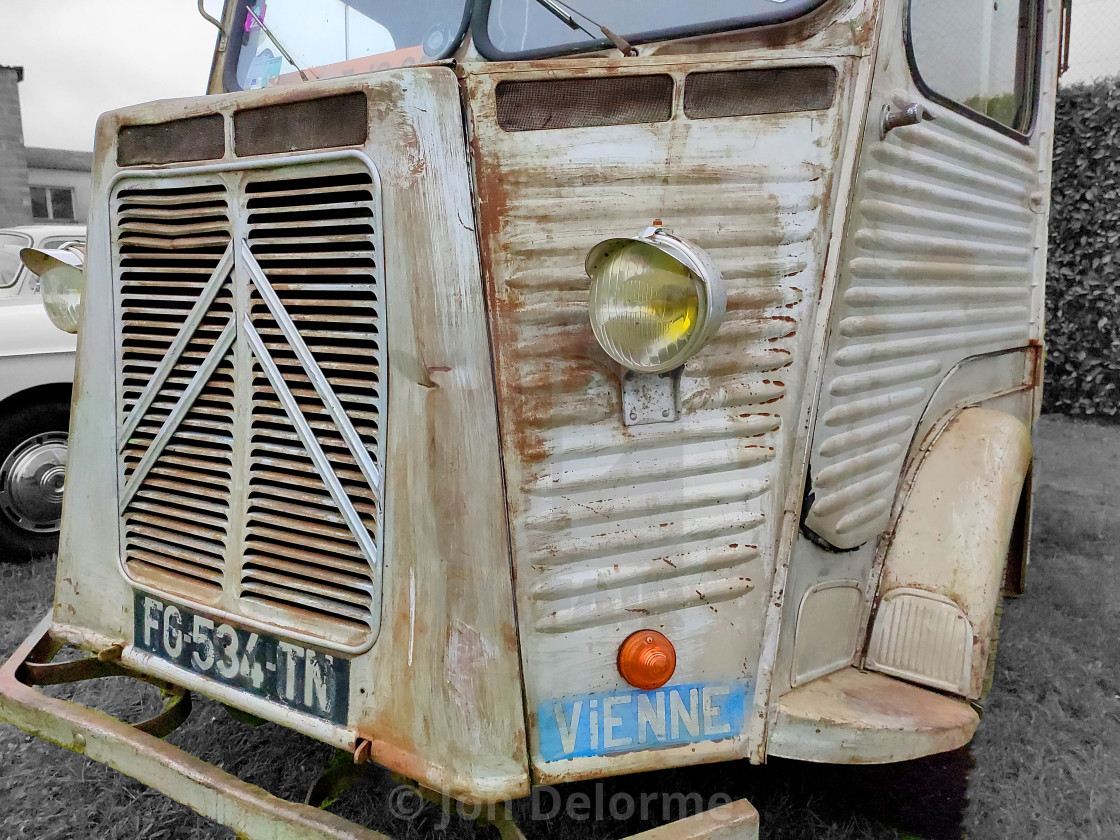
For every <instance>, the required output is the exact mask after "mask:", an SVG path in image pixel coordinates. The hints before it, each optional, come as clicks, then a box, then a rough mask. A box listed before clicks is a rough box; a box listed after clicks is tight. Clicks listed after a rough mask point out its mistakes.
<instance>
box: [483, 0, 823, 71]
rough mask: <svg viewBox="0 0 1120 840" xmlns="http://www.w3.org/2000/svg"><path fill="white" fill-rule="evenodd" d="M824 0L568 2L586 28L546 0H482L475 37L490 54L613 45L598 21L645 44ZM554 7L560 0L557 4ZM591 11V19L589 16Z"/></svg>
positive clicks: (794, 11) (780, 15)
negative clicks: (484, 10)
mask: <svg viewBox="0 0 1120 840" xmlns="http://www.w3.org/2000/svg"><path fill="white" fill-rule="evenodd" d="M824 2H825V0H705V2H691V3H687V2H683V3H682V2H681V0H571V2H568V0H564V3H563V6H567V7H568V8H570V9H572V10H573V11H574V12H575V14H573V15H572V17H574V18H575V20H576V21H577V22H578V23H579V24H581V27H582V29H586V30H587V31H589V32H591V33H594V37H592V36H591V35H588V34H587V31H581V29H572V28H571V26H570V25H569V24H567V23H565V22H564V21H562V20H560V16H559V15H557V14H556V13H555V12H554V11H550V10H549V8H548V7H549V5H550V4H549V3H548V2H547V0H484V3H483V5H484V7H487V9H488V11H487V15H486V19H485V21H481V22H480V21H476V22H475V24H474V38H475V42H476V43H477V44H478V48H479V51H480V52H482V53H483V55H485V56H486V57H487V58H493V59H503V58H531V57H535V56H544V55H556V54H559V53H565V52H573V51H575V50H579V49H602V48H603V47H609V46H610V42H609V41H608V40H607V39H606V38H601V37H599V35H600V31H599V30H598V29H597V28H596V27H595V26H593V25H591V23H589V20H593V21H594V23H595V24H602V25H603V26H605V27H607V29H609V30H611V31H613V32H617V33H618V34H620V35H622V36H624V37H625V38H627V39H628V40H630V41H635V42H638V43H641V42H643V41H654V40H660V39H662V38H671V37H680V36H683V35H698V34H702V33H706V32H719V31H722V30H728V29H739V28H742V27H745V26H760V25H762V24H767V23H779V22H781V21H785V20H790V19H791V18H795V17H798V16H799V15H803V14H805V13H806V12H809V11H811V10H813V9H815V8H817V7H818V6H820V5H821V4H822V3H824ZM551 5H553V6H558V5H560V4H556V3H553V4H551ZM585 15H590V16H591V18H590V19H589V18H587V17H585Z"/></svg>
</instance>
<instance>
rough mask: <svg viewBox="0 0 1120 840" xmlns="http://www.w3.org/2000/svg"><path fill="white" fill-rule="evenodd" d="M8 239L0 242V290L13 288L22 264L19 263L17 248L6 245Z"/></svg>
mask: <svg viewBox="0 0 1120 840" xmlns="http://www.w3.org/2000/svg"><path fill="white" fill-rule="evenodd" d="M8 242H9V240H8V239H6V238H5V239H3V240H0V289H7V288H10V287H11V286H13V285H14V284H15V282H16V278H17V277H18V276H19V269H20V266H21V265H22V263H20V261H19V246H17V245H10V244H7V243H8Z"/></svg>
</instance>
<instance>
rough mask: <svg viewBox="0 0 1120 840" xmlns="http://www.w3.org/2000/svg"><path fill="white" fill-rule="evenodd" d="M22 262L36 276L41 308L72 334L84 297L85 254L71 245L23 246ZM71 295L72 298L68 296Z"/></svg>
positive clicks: (79, 315)
mask: <svg viewBox="0 0 1120 840" xmlns="http://www.w3.org/2000/svg"><path fill="white" fill-rule="evenodd" d="M19 256H20V259H21V260H22V261H23V264H24V265H25V266H27V268H28V269H29V270H30V271H31V272H32V273H33V274H35V275H36V276H37V277H38V278H39V293H40V295H41V297H42V303H43V308H44V309H45V310H46V313H47V317H48V318H49V319H50V321H51V323H52V324H54V325H55V326H56V327H57V328H58V329H60V330H62V331H63V332H66V333H70V334H71V335H74V334H75V333H77V332H78V326H79V323H80V320H81V310H82V298H83V297H84V296H85V270H84V268H85V254H84V253H83V252H82V250H81V249H80V248H78V247H76V246H74V245H70V246H65V247H62V248H55V249H39V248H23V249H22V250H21V251H20V252H19ZM69 295H72V296H73V298H74V299H73V301H71V300H68V296H69Z"/></svg>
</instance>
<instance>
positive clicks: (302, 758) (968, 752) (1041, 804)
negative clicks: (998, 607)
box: [0, 417, 1120, 840]
mask: <svg viewBox="0 0 1120 840" xmlns="http://www.w3.org/2000/svg"><path fill="white" fill-rule="evenodd" d="M1036 446H1037V457H1038V467H1037V470H1036V472H1037V478H1036V501H1035V529H1034V542H1033V561H1032V565H1031V568H1030V572H1029V577H1028V590H1027V594H1026V595H1025V596H1023V597H1022V598H1020V599H1017V600H1015V601H1012V602H1010V603H1009V604H1008V605H1007V609H1006V612H1005V616H1004V621H1003V634H1002V638H1001V642H1000V649H999V654H1000V655H999V661H998V663H997V672H996V683H995V688H994V690H993V691H992V693H991V695H990V696H989V698H988V700H987V702H986V705H985V715H984V720H983V722H982V723H981V726H980V729H979V732H978V733H977V736H976V739H975V740H974V741H973V744H972V746H971V748H969V749H965V750H961V751H958V752H955V753H949V754H946V755H943V756H934V757H932V758H930V759H926V760H923V761H917V762H910V763H907V764H902V765H892V766H888V767H864V768H856V767H832V766H820V765H807V764H800V763H797V762H788V761H773V762H771V763H770V764H769V765H767V766H766V767H750V766H748V765H746V764H742V763H733V764H721V765H713V766H710V767H706V768H700V769H697V770H693V771H673V772H666V773H651V774H644V775H642V776H633V777H629V778H626V779H622V780H615V781H613V782H610V783H607V784H602V783H588V784H581V785H569V786H565V787H564V789H562V790H560V791H558V792H557V795H558V796H559V797H560V798H559V799H557V798H555V796H554V794H552V793H551V792H549V793H546V794H545V795H543V796H541V797H539V798H538V800H537V802H536V806H535V807H536V811H537V813H538V814H541V813H544V814H547V813H549V812H551V811H553V810H555V808H556V805H557V803H558V802H562V803H563V804H562V805H561V808H560V810H561V812H562V813H561V814H560V815H559V816H557V817H555V818H553V819H551V820H547V821H544V820H537V821H533V820H530V821H528V823H527V825H526V826H525V827H526V833H527V834H528V836H529V837H530V838H531V840H536V838H540V840H546V838H548V840H572V838H581V840H582V839H583V838H588V839H589V840H600V838H601V839H602V840H606V838H614V837H621V836H625V835H626V834H628V833H631V832H634V831H639V830H642V829H645V828H649V827H651V825H653V824H654V823H653V822H643V821H641V820H640V819H637V818H636V817H635V818H632V819H630V820H612V819H610V818H607V819H603V820H587V819H579V818H576V817H573V816H572V815H571V813H568V812H572V813H575V814H577V815H578V814H579V813H580V808H581V806H582V805H583V802H584V800H583V799H581V795H582V796H585V797H587V800H588V801H589V802H590V803H591V808H590V810H591V813H594V809H595V803H596V802H597V801H599V802H602V803H604V805H603V809H604V811H605V812H606V813H609V810H610V801H611V798H612V796H616V795H618V794H631V795H633V796H634V797H635V798H637V797H639V796H640V794H642V793H648V792H651V791H653V792H662V793H663V794H669V793H671V792H683V793H696V794H699V796H700V799H702V800H704V801H711V797H713V796H715V795H717V794H728V795H730V796H732V797H738V796H743V795H745V796H748V797H749V798H750V799H751V801H752V802H754V804H755V805H756V807H758V809H759V811H760V812H761V814H762V826H763V830H762V836H763V837H764V838H770V840H786V839H787V838H790V839H791V840H792V838H813V840H880V838H883V839H884V840H885V838H913V837H918V838H923V840H943V838H944V840H948V838H953V839H954V840H956V838H960V837H962V836H965V834H967V836H968V837H969V838H975V840H1025V839H1026V838H1047V839H1048V840H1056V839H1057V838H1078V840H1080V839H1081V838H1086V839H1088V838H1116V837H1120V657H1118V656H1117V650H1118V648H1120V575H1117V574H1116V571H1117V552H1118V548H1117V546H1120V517H1118V516H1117V505H1116V499H1117V498H1120V427H1104V426H1095V425H1092V424H1088V423H1083V422H1076V421H1071V420H1067V419H1062V418H1055V417H1046V418H1043V420H1042V421H1041V423H1040V424H1039V427H1038V432H1037V435H1036ZM52 588H53V563H50V562H48V561H41V562H38V563H34V564H31V565H26V566H10V565H3V564H0V655H4V656H6V655H7V654H8V653H10V652H11V650H12V649H13V648H14V647H15V646H16V644H17V643H18V642H19V641H20V640H22V639H23V637H24V636H25V635H26V634H27V633H28V632H29V631H30V629H31V627H32V626H33V625H34V623H35V622H36V621H37V620H38V618H39V617H40V616H41V615H42V614H43V613H44V612H45V611H46V610H47V608H48V606H49V604H50V600H51V593H52ZM52 691H54V689H52ZM68 691H70V692H71V694H67V695H65V696H73V697H75V698H77V699H81V700H83V701H84V702H87V703H90V704H93V705H98V706H100V707H102V708H106V709H108V710H111V711H113V712H115V713H117V714H119V715H122V716H124V717H125V718H126V719H133V720H135V719H138V718H139V716H141V715H142V714H143V713H144V711H145V710H146V709H150V708H151V707H152V705H153V704H154V703H155V702H156V700H155V698H153V697H151V696H150V695H144V694H142V693H141V692H140V691H139V690H138V689H136V688H135V687H133V686H132V685H131V684H128V683H126V684H124V685H121V684H118V683H117V682H116V681H113V682H107V683H105V684H101V685H98V684H86V685H82V686H81V687H79V688H77V689H68ZM169 740H171V741H172V742H174V743H176V744H178V745H180V746H183V747H185V748H187V749H189V750H190V751H191V752H193V753H195V754H196V755H200V756H202V757H204V758H206V759H208V760H210V761H213V762H214V763H216V764H218V765H219V766H222V767H224V768H225V769H227V770H230V771H232V772H234V773H236V774H237V775H239V776H241V777H242V778H244V779H246V780H248V781H251V782H254V783H256V784H260V785H262V786H263V787H265V788H266V789H268V790H271V791H272V792H274V793H277V794H280V795H283V796H287V797H289V798H300V797H301V796H302V795H303V793H304V792H305V791H306V790H307V788H308V786H309V785H310V784H311V782H312V781H313V780H314V778H315V776H316V775H317V773H318V770H319V769H320V768H321V767H322V766H323V765H324V764H325V763H326V761H327V760H328V758H329V757H330V750H329V749H327V748H326V747H324V746H322V745H321V744H318V743H316V742H313V741H310V740H309V739H306V738H303V737H302V736H299V735H296V734H294V733H292V732H290V731H287V730H283V729H280V728H278V727H275V726H273V725H270V724H269V725H265V726H262V727H260V728H256V729H254V728H250V727H247V726H245V725H243V724H241V723H238V722H236V721H234V720H233V719H231V718H230V717H229V716H228V715H226V714H225V712H224V711H223V710H222V708H221V707H220V706H217V705H216V704H214V703H211V702H209V701H205V700H203V701H201V702H196V706H195V711H194V714H193V715H192V718H191V720H190V721H189V722H188V723H187V724H186V725H185V726H184V727H182V728H181V729H180V730H179V731H177V732H176V733H174V734H173V735H172V736H171V737H170V739H169ZM619 801H621V800H619ZM679 802H680V800H679V799H678V800H670V799H669V798H668V797H667V796H663V797H662V798H661V799H659V800H657V801H656V802H654V804H653V808H652V810H651V811H650V816H651V817H660V816H662V808H663V807H665V805H666V804H668V805H669V806H670V815H675V813H674V812H673V810H672V809H673V808H674V807H676V808H679ZM674 803H675V804H674ZM414 805H415V801H414V800H411V799H410V798H409V797H408V796H407V795H405V794H402V793H401V792H400V791H395V790H394V785H393V782H392V781H391V780H390V779H388V777H387V775H386V774H384V773H378V772H376V771H373V770H371V771H370V772H368V773H367V774H366V776H365V777H364V778H363V779H362V780H361V781H360V782H359V783H358V784H357V785H356V786H355V787H354V788H352V789H351V790H350V791H349V792H348V793H347V794H346V795H345V796H343V798H342V799H341V800H340V801H339V802H338V803H336V804H335V805H334V806H332V810H335V811H336V812H338V813H340V814H342V815H344V816H346V817H348V818H351V819H356V820H358V821H360V822H362V823H364V824H366V825H370V826H371V827H374V828H378V829H380V830H382V831H385V832H387V833H391V834H392V835H393V836H395V837H400V838H422V837H433V836H434V837H448V838H454V840H467V838H472V840H473V838H482V837H488V836H490V835H489V834H488V832H487V830H485V829H478V828H475V827H474V826H473V824H472V823H470V822H469V821H467V820H453V821H452V822H451V824H450V825H448V826H447V827H446V828H445V827H443V825H442V823H443V818H442V813H441V812H440V811H439V810H438V809H437V808H435V807H427V808H424V809H423V810H421V811H420V813H419V814H418V815H415V816H412V818H410V819H397V818H394V816H393V815H392V813H391V812H392V811H393V810H394V809H396V810H397V811H409V812H410V813H411V811H412V809H413V807H414ZM517 809H518V811H519V813H520V815H521V816H523V817H527V818H528V817H531V816H532V815H533V810H534V804H533V803H532V802H524V803H519V804H518V805H517ZM655 821H656V820H655ZM229 837H232V833H231V832H229V831H227V830H226V829H224V828H222V827H220V826H217V825H215V824H213V823H210V822H208V821H206V820H204V819H202V818H201V817H199V816H197V815H196V814H194V813H193V812H191V811H189V810H188V809H186V808H184V807H182V806H180V805H177V804H176V803H174V802H172V801H171V800H169V799H167V798H166V797H164V796H162V795H161V794H158V793H155V792H154V791H152V790H150V789H148V788H146V787H144V786H143V785H141V784H139V783H138V782H134V781H132V780H130V779H128V778H126V777H124V776H122V775H120V774H118V773H116V772H115V771H112V770H109V769H107V768H105V767H102V766H101V765H97V764H94V763H92V762H90V761H88V760H86V759H85V758H83V757H81V756H78V755H74V754H72V753H69V752H66V751H65V750H62V749H59V748H57V747H54V746H51V745H49V744H45V743H42V742H40V741H38V740H37V739H34V738H31V737H29V736H25V735H24V734H23V733H21V732H19V731H18V730H16V729H14V728H13V727H10V726H7V725H3V724H0V838H5V840H32V838H34V840H69V838H75V839H76V838H91V840H92V839H93V838H96V839H97V840H102V838H114V839H116V838H120V839H121V840H124V839H125V838H129V840H131V838H147V839H148V840H203V838H229Z"/></svg>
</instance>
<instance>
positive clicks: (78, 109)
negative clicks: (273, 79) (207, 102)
mask: <svg viewBox="0 0 1120 840" xmlns="http://www.w3.org/2000/svg"><path fill="white" fill-rule="evenodd" d="M220 5H221V3H220V0H207V8H208V9H209V8H211V7H214V8H215V9H216V8H218V7H220ZM216 33H217V30H216V29H215V28H214V27H213V26H211V25H210V24H209V23H207V22H206V21H205V20H203V19H202V17H201V16H200V15H199V14H198V4H197V2H196V0H0V64H6V65H16V66H22V67H23V69H24V77H23V81H22V82H21V83H20V86H19V89H20V101H21V103H22V105H23V136H24V141H25V142H26V143H27V145H29V146H48V147H53V148H62V149H77V150H82V151H91V150H92V149H93V129H94V124H95V123H96V122H97V117H98V115H99V114H101V113H102V112H104V111H111V110H113V109H115V108H121V107H124V106H127V105H135V104H137V103H139V102H147V101H150V100H152V99H166V98H168V97H175V96H197V95H199V94H202V93H205V92H206V79H207V76H208V74H209V72H210V58H211V56H212V55H213V52H214V41H215V35H216Z"/></svg>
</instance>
